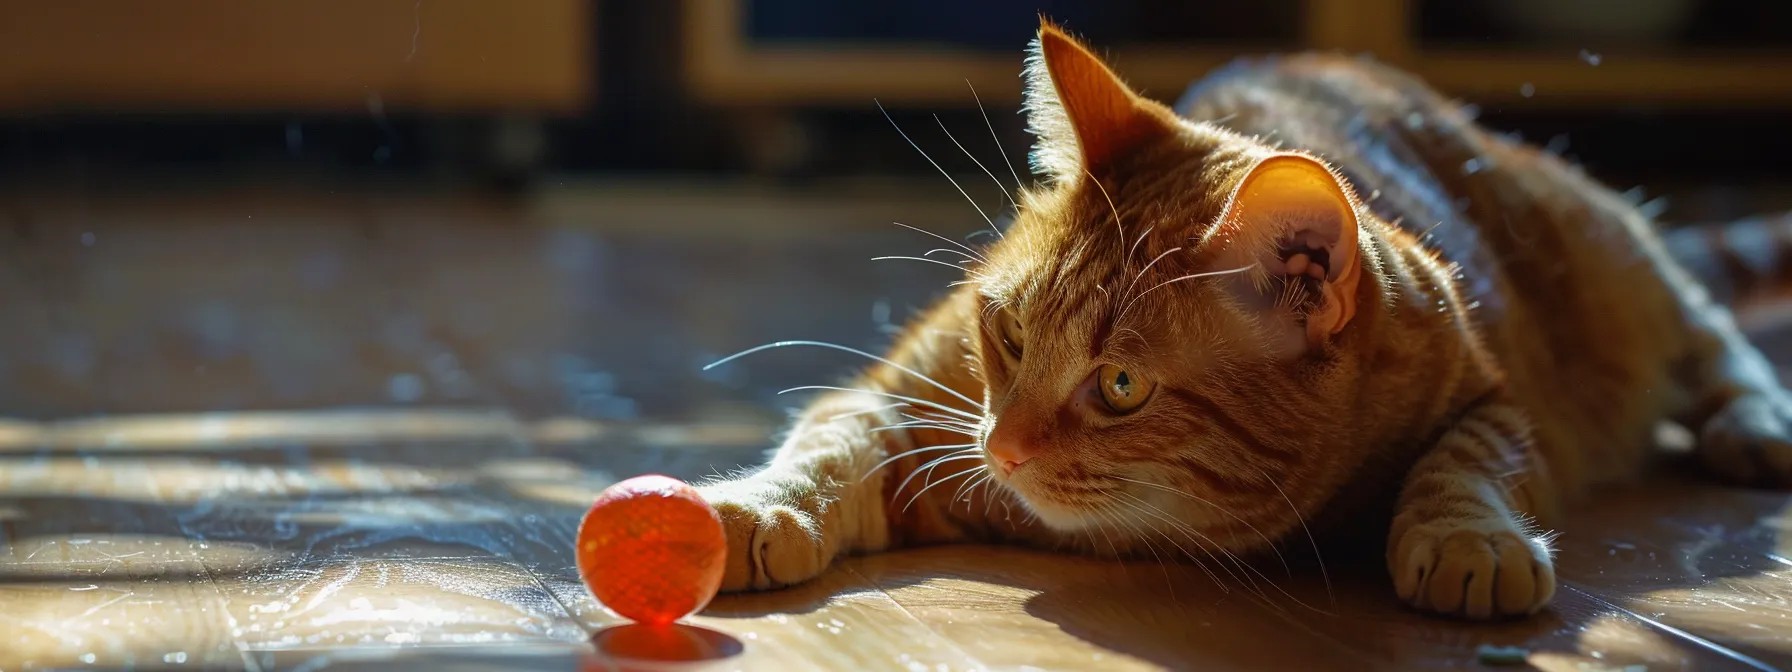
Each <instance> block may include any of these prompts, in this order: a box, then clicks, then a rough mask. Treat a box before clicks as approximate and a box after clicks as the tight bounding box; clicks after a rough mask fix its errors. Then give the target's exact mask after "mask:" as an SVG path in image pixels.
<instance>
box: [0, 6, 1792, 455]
mask: <svg viewBox="0 0 1792 672" xmlns="http://www.w3.org/2000/svg"><path fill="white" fill-rule="evenodd" d="M1039 13H1045V14H1047V15H1049V16H1051V17H1053V18H1055V19H1056V20H1058V21H1060V22H1061V23H1063V24H1065V25H1067V26H1068V27H1069V28H1070V29H1072V30H1073V31H1075V32H1077V33H1080V34H1082V35H1084V36H1086V37H1087V38H1088V39H1089V40H1091V41H1092V43H1093V44H1094V45H1097V46H1098V47H1099V48H1100V49H1102V50H1103V51H1105V52H1106V53H1107V54H1108V55H1110V56H1111V58H1112V60H1113V62H1114V63H1115V64H1116V65H1117V67H1118V69H1119V70H1120V71H1121V72H1122V73H1124V74H1125V75H1126V76H1127V77H1128V78H1129V79H1130V80H1131V81H1132V82H1134V83H1135V84H1136V85H1137V86H1139V87H1140V88H1142V89H1143V90H1144V91H1145V92H1147V93H1148V94H1150V95H1152V96H1154V97H1157V98H1160V99H1164V100H1173V99H1174V98H1175V97H1176V96H1177V95H1179V94H1180V93H1181V91H1182V89H1183V87H1184V86H1186V85H1187V84H1188V83H1189V82H1191V81H1193V80H1195V79H1197V78H1199V77H1200V76H1202V75H1203V73H1205V72H1207V71H1208V70H1210V69H1211V68H1214V67H1216V66H1219V65H1221V64H1223V63H1225V62H1227V61H1229V60H1231V59H1233V58H1236V57H1239V56H1244V55H1253V54H1265V53H1273V52H1283V51H1292V50H1302V49H1325V50H1341V51H1347V52H1360V53H1368V54H1373V55H1375V56H1376V57H1379V58H1381V59H1383V60H1386V61H1389V62H1391V63H1393V64H1396V65H1399V66H1401V67H1404V68H1407V69H1410V70H1412V71H1414V72H1416V73H1417V74H1419V75H1420V76H1422V77H1424V78H1425V79H1427V80H1429V81H1430V82H1431V83H1432V84H1433V85H1435V86H1437V87H1438V88H1440V89H1442V90H1443V91H1445V92H1446V93H1448V94H1450V95H1453V96H1457V97H1460V98H1461V99H1462V100H1463V101H1464V102H1465V103H1466V104H1469V105H1472V106H1474V107H1475V108H1476V109H1478V110H1479V112H1480V116H1481V118H1482V119H1483V120H1484V121H1485V122H1486V123H1488V124H1490V125H1491V126H1493V127H1495V128H1498V129H1501V130H1504V131H1509V132H1512V133H1516V134H1519V135H1521V136H1522V137H1523V138H1525V139H1526V140H1529V141H1533V142H1536V143H1539V144H1547V145H1550V146H1551V147H1553V148H1555V149H1558V150H1561V151H1564V152H1566V153H1567V154H1568V155H1570V156H1572V157H1573V158H1574V159H1575V160H1577V161H1579V162H1581V163H1583V164H1584V165H1585V166H1587V167H1588V169H1589V170H1590V171H1591V172H1592V173H1594V174H1595V175H1597V176H1599V177H1600V178H1602V179H1604V180H1607V181H1608V182H1610V183H1612V184H1615V185H1617V186H1619V188H1620V189H1631V191H1630V195H1632V196H1633V197H1634V198H1636V199H1638V200H1639V201H1640V202H1648V203H1650V204H1651V207H1652V208H1655V209H1657V210H1658V211H1659V212H1661V213H1662V217H1663V218H1664V219H1666V220H1668V221H1670V222H1692V221H1706V220H1722V219H1729V218H1734V217H1739V216H1743V215H1746V214H1751V213H1755V212H1761V211H1770V210H1777V209H1784V208H1788V207H1792V193H1788V190H1787V189H1786V188H1785V187H1784V186H1783V185H1785V184H1787V178H1788V174H1787V173H1788V172H1792V162H1788V161H1786V160H1785V159H1784V157H1785V156H1787V155H1789V154H1792V134H1789V133H1787V132H1786V129H1785V120H1786V119H1787V112H1788V107H1789V106H1792V30H1787V29H1788V28H1789V27H1792V5H1788V4H1787V3H1783V2H1773V1H1771V0H1581V1H1578V2H1564V1H1561V0H1551V1H1544V0H1265V1H1263V2H1254V3H1241V2H1207V1H1204V0H1104V1H1102V2H1096V1H1095V0H1028V1H1026V2H1019V1H1015V0H980V1H976V2H961V1H947V0H910V1H907V2H837V1H826V0H682V1H673V0H639V1H634V0H525V1H519V2H492V1H490V0H159V1H158V2H135V1H131V0H0V415H4V416H7V417H12V418H16V419H21V420H35V421H45V420H62V419H72V418H84V417H92V416H118V415H137V414H170V413H173V414H192V413H214V412H225V411H257V410H295V409H322V408H343V407H381V408H385V407H406V408H411V407H427V408H438V407H479V408H501V409H505V410H506V411H507V412H509V413H513V414H515V415H516V416H517V417H519V418H523V419H526V420H528V421H529V422H531V423H535V424H533V425H531V426H533V427H535V428H536V430H535V431H537V434H538V438H541V437H547V439H544V440H563V441H570V442H574V443H577V442H579V441H584V440H588V439H591V437H595V436H599V435H601V434H602V433H603V432H605V431H609V430H610V429H613V428H616V427H634V428H637V429H638V428H642V427H659V428H661V429H659V430H655V431H670V430H666V429H665V428H668V427H678V428H682V429H680V430H679V431H686V432H692V431H696V432H702V431H709V430H713V432H712V433H711V434H708V435H704V436H708V437H709V438H707V439H703V440H713V441H730V440H734V441H738V442H740V443H741V444H742V445H747V444H752V445H760V444H762V443H763V440H764V439H763V432H764V430H765V429H767V428H769V427H771V426H773V425H775V424H776V423H777V422H778V421H779V420H780V418H781V415H780V413H779V408H780V407H784V406H791V405H794V404H796V403H798V402H799V401H800V400H798V399H793V398H788V397H785V398H780V397H777V396H776V394H775V393H776V392H777V391H778V390H779V389H782V388H783V387H788V386H792V385H799V384H818V383H829V382H833V381H834V380H835V379H836V378H837V377H838V376H842V375H844V374H846V373H848V372H850V371H851V370H852V368H853V367H854V366H855V365H856V363H855V362H854V361H853V360H852V359H851V358H850V357H849V356H845V355H840V354H838V353H828V352H821V351H806V352H797V351H781V352H771V353H767V354H763V355H758V356H756V357H755V358H752V359H749V360H747V361H744V362H742V363H738V364H735V365H731V366H728V367H724V368H721V369H718V370H716V371H712V372H708V373H705V372H702V371H701V370H700V367H701V365H703V364H705V363H708V362H710V361H713V360H714V359H716V358H718V357H720V356H722V355H725V354H728V353H731V352H734V351H737V350H740V349H744V348H747V347H750V346H753V345H758V344H760V343H764V342H767V341H772V340H778V339H787V338H813V339H821V340H830V341H835V342H839V343H843V344H847V345H853V346H859V347H865V348H870V349H875V348H877V347H878V346H880V345H881V344H882V343H883V342H885V341H886V340H887V339H888V338H889V334H890V333H891V331H892V330H893V329H895V326H894V325H897V324H900V323H901V322H902V321H903V320H904V319H905V318H907V317H908V316H909V315H911V314H913V312H914V311H916V310H917V309H919V308H920V307H921V306H923V305H924V304H925V303H926V302H927V300H928V299H929V297H931V296H933V295H935V294H936V293H937V292H939V291H940V290H941V289H942V288H943V287H944V285H945V283H947V282H949V281H950V280H952V279H953V277H952V274H951V272H950V271H948V270H946V269H940V268H937V267H931V266H926V265H922V264H915V263H912V262H903V261H878V262H871V261H868V260H869V258H870V257H873V256H877V255H880V254H908V255H914V254H919V253H921V252H923V251H925V250H928V249H930V248H931V247H937V244H936V243H937V241H934V240H932V239H929V238H926V237H925V236H921V235H919V234H916V233H913V232H911V231H907V230H904V229H901V228H898V227H895V226H892V225H891V222H893V221H900V222H904V223H907V224H911V225H915V226H919V227H923V228H927V229H930V230H933V231H937V232H940V233H941V234H944V235H946V236H949V237H952V238H965V237H967V236H974V233H973V232H975V231H976V230H978V229H980V228H984V227H985V223H984V221H983V218H982V216H980V215H979V212H978V210H976V209H973V207H972V205H971V204H968V203H966V202H965V198H964V197H963V196H961V195H960V194H959V193H958V191H957V190H956V189H955V188H954V186H953V184H952V183H950V182H948V180H947V179H946V178H945V177H942V176H941V174H940V173H939V172H938V171H936V169H935V167H934V165H933V164H932V163H931V162H930V160H929V159H928V158H925V157H924V156H923V155H922V154H921V153H918V152H917V151H916V150H915V149H914V148H913V147H911V146H910V145H909V144H908V142H906V141H905V140H904V138H903V136H902V135H901V134H900V133H898V131H897V129H896V128H893V127H892V124H891V120H893V121H894V122H895V124H896V125H899V126H900V127H901V129H902V130H903V131H905V132H906V133H907V134H908V136H909V137H910V138H913V140H914V142H915V143H916V144H917V145H919V146H920V148H921V149H922V150H924V151H925V152H926V153H927V154H928V155H930V156H931V157H932V161H937V162H938V164H939V166H941V167H942V168H943V170H945V171H946V172H948V173H950V174H951V176H952V178H953V179H954V180H956V182H957V183H958V184H960V185H963V187H964V189H965V191H966V194H968V196H969V197H970V200H971V201H973V202H974V203H976V204H977V205H979V206H980V207H981V209H982V210H983V211H984V212H987V213H988V214H989V217H991V218H999V217H1000V216H1002V214H1003V213H1002V212H1001V210H1002V209H1001V203H1002V198H1003V197H1002V195H1001V192H1002V190H1011V189H1013V188H1014V186H1015V182H1016V181H1017V180H1019V181H1025V180H1027V179H1028V177H1027V175H1026V166H1025V163H1024V158H1025V156H1024V154H1025V151H1026V148H1027V144H1028V137H1027V136H1026V134H1025V133H1024V131H1023V119H1022V118H1021V117H1020V116H1019V115H1018V114H1017V108H1018V103H1019V95H1020V79H1019V73H1020V68H1021V58H1022V56H1023V54H1022V50H1023V48H1024V46H1025V43H1026V42H1027V40H1028V39H1029V37H1030V36H1031V33H1032V31H1033V30H1034V28H1035V26H1036V25H1037V19H1036V16H1037V14H1039ZM876 103H881V104H882V106H883V107H884V108H887V109H888V111H889V114H890V115H891V119H890V120H886V118H885V117H884V115H883V113H881V112H880V111H879V109H878V107H877V105H876ZM979 103H981V107H980V106H979ZM948 132H949V133H950V134H951V135H950V136H948V135H947V133H948ZM1011 167H1012V168H1011ZM985 168H987V169H988V173H987V174H986V173H985V170H984V169H985ZM1017 173H1018V174H1017ZM992 179H993V182H992ZM1633 187H1634V189H1633ZM705 428H709V429H708V430H706V429H705ZM640 431H646V430H640ZM0 433H3V432H0ZM729 437H733V438H729Z"/></svg>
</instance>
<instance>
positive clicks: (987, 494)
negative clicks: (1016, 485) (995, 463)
mask: <svg viewBox="0 0 1792 672" xmlns="http://www.w3.org/2000/svg"><path fill="white" fill-rule="evenodd" d="M995 480H996V479H995V474H994V473H991V474H990V477H989V478H985V479H983V519H984V520H989V508H990V507H991V506H993V505H995V503H996V498H997V497H1002V498H1004V499H1005V498H1006V497H1007V496H1008V491H1007V490H1005V489H1003V487H1002V486H997V485H996V482H995ZM1002 505H1003V506H1007V505H1008V504H1007V502H1006V501H1003V503H1002Z"/></svg>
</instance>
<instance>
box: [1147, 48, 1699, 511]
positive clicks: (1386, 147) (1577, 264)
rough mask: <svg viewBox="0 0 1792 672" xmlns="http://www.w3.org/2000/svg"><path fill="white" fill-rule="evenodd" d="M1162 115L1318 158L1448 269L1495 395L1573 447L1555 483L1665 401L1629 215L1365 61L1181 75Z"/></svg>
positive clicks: (1659, 320)
mask: <svg viewBox="0 0 1792 672" xmlns="http://www.w3.org/2000/svg"><path fill="white" fill-rule="evenodd" d="M1176 111H1177V113H1178V114H1181V115H1182V116H1184V117H1186V118H1189V119H1192V120H1196V121H1209V122H1212V123H1215V124H1218V125H1221V126H1224V127H1227V128H1230V129H1232V130H1234V131H1237V132H1239V133H1241V134H1244V135H1247V136H1257V137H1259V138H1260V139H1261V140H1263V141H1264V142H1267V143H1269V144H1272V145H1278V146H1282V147H1287V148H1291V149H1300V150H1304V151H1307V152H1311V153H1314V154H1317V155H1319V156H1320V157H1322V158H1323V159H1325V160H1326V161H1327V162H1328V163H1330V164H1332V166H1333V167H1334V168H1336V169H1337V170H1338V171H1339V172H1340V173H1342V174H1343V175H1344V177H1345V178H1346V179H1347V180H1348V181H1349V182H1350V183H1351V184H1352V185H1353V186H1354V187H1355V188H1356V189H1357V191H1358V194H1359V195H1360V196H1361V197H1362V198H1363V200H1364V202H1365V204H1366V205H1367V207H1368V208H1369V209H1371V210H1372V211H1373V212H1374V213H1375V214H1376V216H1377V217H1379V218H1380V219H1382V220H1384V221H1387V222H1391V223H1395V224H1397V225H1398V226H1400V228H1402V229H1404V230H1406V231H1407V232H1409V233H1412V234H1414V236H1415V237H1416V241H1417V243H1416V244H1417V245H1421V246H1423V247H1424V248H1426V249H1427V250H1429V251H1430V252H1432V253H1435V254H1436V255H1437V256H1439V257H1441V258H1442V259H1444V260H1446V261H1448V262H1452V263H1455V264H1458V265H1460V267H1461V272H1460V274H1459V280H1458V282H1459V283H1460V285H1461V287H1460V288H1461V289H1462V290H1463V291H1464V292H1465V293H1466V294H1467V295H1468V296H1469V297H1470V298H1472V300H1474V301H1475V302H1476V303H1477V306H1478V309H1477V310H1476V311H1475V313H1474V319H1475V320H1476V321H1477V324H1478V326H1479V331H1481V334H1482V336H1483V337H1484V338H1485V343H1486V345H1487V347H1489V348H1490V349H1491V350H1492V351H1493V354H1494V355H1495V357H1496V358H1497V359H1498V360H1499V361H1500V362H1501V363H1502V364H1503V365H1504V367H1505V368H1506V369H1507V372H1508V374H1509V380H1508V384H1509V388H1510V391H1511V392H1512V393H1514V394H1516V395H1519V396H1520V397H1521V398H1523V399H1525V400H1526V401H1527V405H1530V406H1531V407H1532V409H1533V411H1534V415H1537V416H1539V419H1541V420H1542V421H1544V426H1542V427H1540V428H1539V429H1540V430H1541V431H1542V432H1543V433H1544V434H1547V435H1551V436H1548V437H1546V438H1548V439H1550V440H1549V441H1547V443H1551V444H1554V445H1553V448H1556V449H1565V450H1568V451H1569V452H1570V453H1574V455H1572V456H1561V457H1563V458H1564V461H1565V462H1568V463H1572V465H1569V464H1564V465H1563V466H1569V467H1570V468H1569V469H1568V470H1567V471H1569V472H1570V478H1569V480H1571V481H1578V482H1583V483H1584V482H1589V481H1601V480H1607V478H1608V477H1607V476H1603V475H1600V474H1599V473H1595V472H1599V471H1601V469H1597V468H1594V467H1593V464H1594V463H1597V462H1599V461H1601V460H1603V461H1604V462H1605V463H1607V464H1611V465H1616V466H1617V467H1618V469H1617V470H1618V471H1628V470H1629V466H1628V465H1630V464H1631V463H1633V462H1634V459H1632V457H1631V456H1630V455H1629V454H1628V453H1629V451H1628V449H1626V450H1625V451H1623V452H1625V453H1626V454H1623V455H1618V454H1613V455H1599V456H1594V455H1590V454H1588V452H1589V451H1591V452H1603V451H1604V450H1606V448H1601V447H1600V446H1608V447H1609V446H1631V445H1639V444H1640V443H1641V438H1640V437H1641V436H1642V435H1644V434H1646V433H1647V432H1648V431H1649V430H1650V429H1651V428H1652V427H1653V423H1654V421H1655V419H1656V418H1657V416H1658V415H1659V411H1660V409H1661V408H1663V407H1665V405H1666V404H1667V403H1669V402H1668V401H1667V400H1664V399H1661V398H1659V397H1658V393H1657V392H1652V390H1662V389H1666V388H1667V387H1668V386H1667V385H1665V384H1663V382H1664V376H1665V375H1666V371H1665V368H1664V367H1663V366H1662V365H1661V362H1663V361H1666V360H1667V359H1668V357H1669V356H1670V353H1672V352H1675V351H1676V349H1677V348H1679V347H1680V346H1679V344H1677V343H1676V342H1674V339H1675V338H1676V334H1679V333H1681V332H1683V331H1684V329H1682V328H1680V325H1679V323H1677V322H1676V320H1679V319H1682V318H1680V317H1679V313H1677V312H1676V311H1674V310H1673V309H1672V302H1671V301H1670V300H1668V299H1667V298H1666V297H1665V294H1666V293H1665V286H1664V285H1662V283H1661V282H1660V278H1659V277H1656V276H1655V273H1654V270H1653V268H1652V267H1651V266H1650V265H1649V261H1648V260H1647V259H1646V258H1645V255H1643V254H1641V253H1640V252H1639V249H1640V246H1641V245H1642V244H1643V241H1644V240H1645V239H1646V238H1649V237H1652V236H1653V235H1654V234H1653V232H1652V231H1651V230H1650V228H1649V226H1648V223H1647V221H1646V219H1645V218H1643V217H1642V216H1641V215H1640V213H1637V212H1636V211H1635V208H1634V207H1632V206H1630V205H1628V204H1626V203H1624V202H1623V201H1622V200H1621V199H1619V198H1618V197H1617V196H1616V194H1615V193H1613V192H1612V191H1611V190H1609V189H1607V188H1605V187H1604V186H1602V185H1599V184H1598V183H1597V182H1595V181H1593V180H1592V179H1590V178H1588V177H1587V176H1586V175H1585V174H1584V173H1583V172H1582V171H1581V170H1580V169H1579V168H1577V167H1574V166H1572V165H1570V164H1568V163H1567V162H1565V161H1562V160H1561V159H1559V158H1558V157H1555V156H1552V155H1550V154H1548V153H1546V152H1544V151H1541V150H1539V149H1537V148H1535V147H1532V146H1529V145H1526V144H1524V143H1522V142H1519V141H1518V140H1516V139H1512V138H1508V137H1505V136H1502V135H1499V134H1496V133H1493V132H1490V131H1488V130H1487V129H1485V128H1483V127H1481V126H1479V125H1478V124H1477V123H1476V122H1475V120H1474V112H1473V111H1472V108H1467V107H1466V106H1464V105H1462V104H1461V103H1458V102H1456V101H1452V100H1449V99H1447V98H1445V97H1443V96H1441V95H1439V94H1438V93H1437V92H1435V91H1434V90H1432V89H1430V88H1429V87H1428V86H1426V85H1425V84H1424V83H1422V82H1420V81H1419V80H1418V79H1417V78H1415V77H1412V76H1410V75H1408V74H1406V73H1403V72H1400V71H1398V70H1396V69H1393V68H1391V67H1388V66H1385V65H1381V64H1378V63H1375V62H1373V61H1370V60H1367V59H1359V58H1351V57H1342V56H1330V55H1299V56H1287V57H1281V58H1273V59H1262V60H1256V61H1249V62H1240V63H1238V64H1234V65H1232V66H1229V67H1227V68H1224V69H1222V70H1219V71H1217V72H1215V73H1213V74H1212V75H1210V76H1209V77H1207V78H1205V79H1203V80H1202V81H1200V82H1198V83H1196V84H1195V85H1194V86H1193V87H1191V88H1190V89H1189V91H1188V92H1187V93H1186V94H1185V95H1184V96H1183V97H1182V99H1181V100H1180V101H1179V102H1178V103H1177V105H1176ZM1620 297H1622V298H1621V299H1620ZM1566 381H1574V385H1571V386H1570V385H1564V384H1563V383H1564V382H1566ZM1596 427H1597V428H1604V429H1599V430H1595V429H1594V428H1596ZM1577 446H1578V447H1577Z"/></svg>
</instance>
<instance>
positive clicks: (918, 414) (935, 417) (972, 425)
mask: <svg viewBox="0 0 1792 672" xmlns="http://www.w3.org/2000/svg"><path fill="white" fill-rule="evenodd" d="M902 417H904V418H908V419H910V420H926V421H930V422H937V423H940V424H944V425H958V426H960V427H964V428H966V429H979V428H981V427H982V426H983V425H982V423H980V422H970V421H966V420H959V419H957V418H954V417H951V416H945V415H940V414H938V413H929V412H926V411H923V410H917V411H915V412H914V413H913V414H910V413H909V412H908V411H903V412H902Z"/></svg>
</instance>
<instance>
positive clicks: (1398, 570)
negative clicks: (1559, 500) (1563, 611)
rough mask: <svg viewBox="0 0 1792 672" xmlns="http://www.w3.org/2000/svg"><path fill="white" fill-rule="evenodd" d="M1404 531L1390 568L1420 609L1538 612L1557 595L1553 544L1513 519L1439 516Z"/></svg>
mask: <svg viewBox="0 0 1792 672" xmlns="http://www.w3.org/2000/svg"><path fill="white" fill-rule="evenodd" d="M1396 529H1399V527H1398V526H1396ZM1399 534H1400V539H1399V541H1398V542H1397V543H1395V544H1393V546H1392V549H1391V552H1390V553H1389V554H1388V571H1390V572H1391V573H1392V574H1393V577H1394V592H1395V594H1397V595H1399V596H1400V599H1401V600H1402V601H1404V602H1406V603H1407V604H1410V605H1412V606H1413V607H1416V608H1418V609H1423V610H1426V611H1432V612H1437V613H1440V614H1448V615H1454V616H1467V617H1469V618H1477V619H1487V618H1493V617H1495V616H1519V615H1524V614H1531V613H1535V612H1536V611H1537V610H1539V609H1542V608H1543V606H1544V605H1546V604H1548V603H1549V600H1550V598H1551V597H1554V596H1555V593H1556V573H1555V567H1554V565H1553V563H1551V561H1550V557H1549V551H1548V549H1547V548H1546V547H1545V546H1544V545H1543V543H1542V542H1541V541H1538V540H1533V539H1530V538H1528V537H1526V536H1525V535H1524V534H1523V533H1522V532H1521V531H1519V530H1517V529H1513V528H1512V526H1511V525H1510V524H1507V523H1492V524H1489V525H1487V526H1485V529H1481V527H1479V526H1476V525H1473V524H1471V523H1465V522H1460V521H1436V522H1428V523H1421V524H1417V525H1413V526H1410V527H1407V528H1405V531H1404V532H1401V533H1399Z"/></svg>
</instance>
